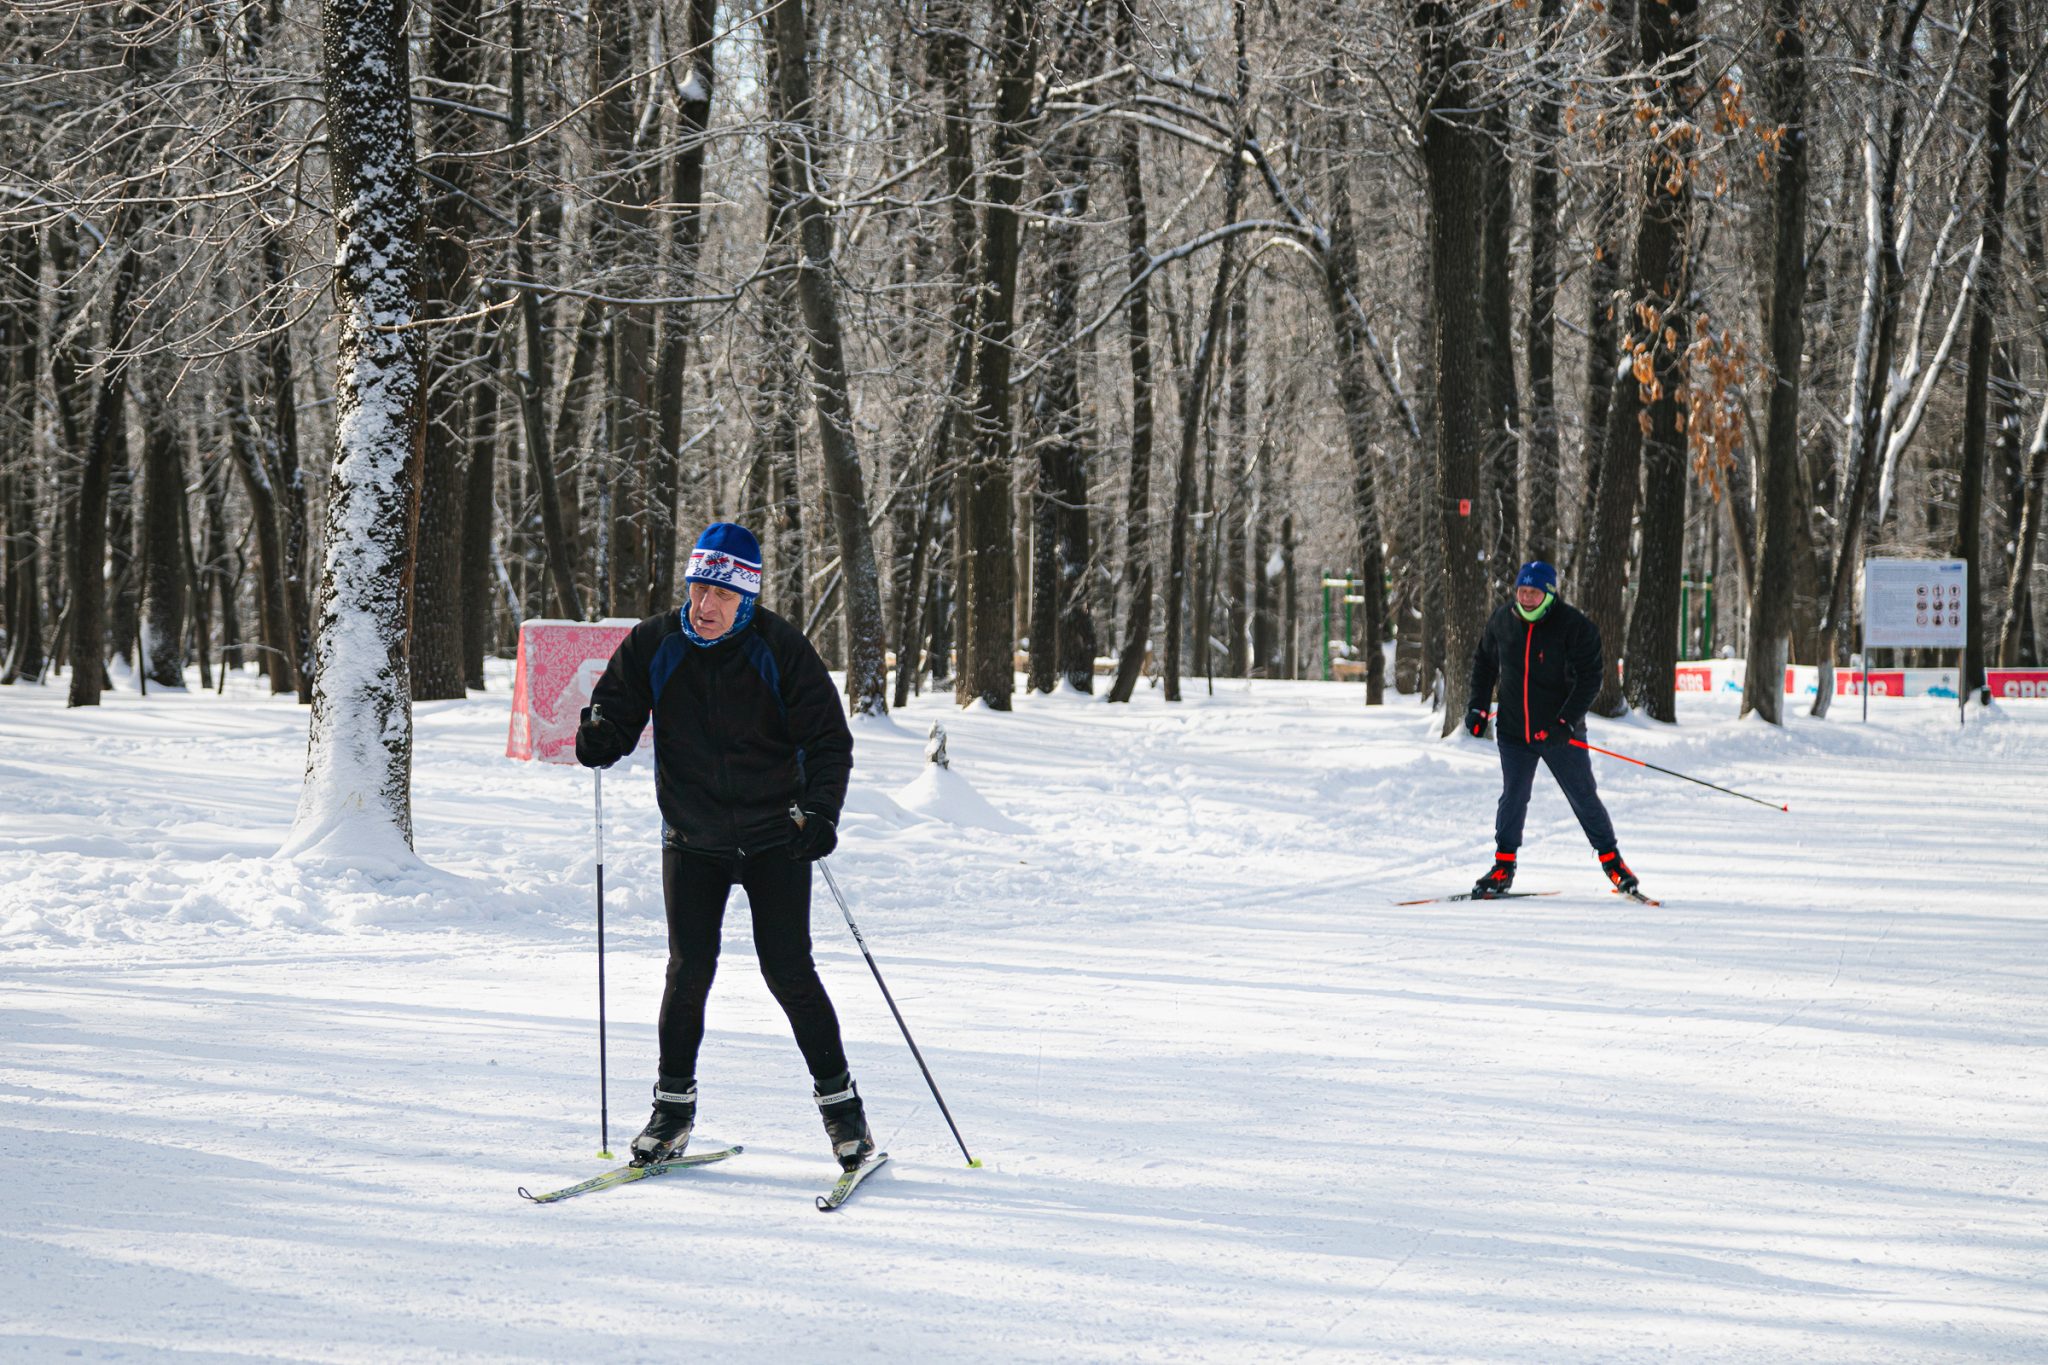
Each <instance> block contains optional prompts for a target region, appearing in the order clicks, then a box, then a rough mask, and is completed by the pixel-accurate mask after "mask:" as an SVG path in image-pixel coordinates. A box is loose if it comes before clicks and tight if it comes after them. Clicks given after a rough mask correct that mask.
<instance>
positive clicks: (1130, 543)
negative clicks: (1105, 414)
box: [1109, 0, 1152, 702]
mask: <svg viewBox="0 0 2048 1365" xmlns="http://www.w3.org/2000/svg"><path fill="white" fill-rule="evenodd" d="M1137 38H1138V34H1137V0H1117V8H1116V60H1118V61H1120V62H1124V63H1131V62H1135V61H1136V60H1137V55H1138V48H1137ZM1131 86H1132V89H1133V90H1135V89H1136V88H1137V78H1136V77H1135V76H1133V77H1132V81H1131ZM1117 139H1118V144H1119V145H1118V148H1117V151H1118V157H1117V172H1118V176H1119V178H1120V180H1121V182H1122V186H1123V199H1124V204H1123V208H1124V251H1125V261H1126V265H1127V269H1128V271H1129V274H1130V278H1131V283H1132V286H1133V287H1132V289H1131V297H1130V301H1129V303H1128V304H1127V305H1126V309H1127V311H1126V313H1125V333H1126V336H1127V338H1128V345H1129V349H1130V358H1129V364H1130V370H1131V458H1130V470H1129V478H1128V485H1127V488H1126V491H1125V498H1124V638H1123V647H1122V649H1121V650H1120V651H1119V652H1118V655H1117V662H1116V678H1115V680H1114V681H1113V682H1112V683H1111V684H1110V688H1109V699H1110V700H1111V701H1119V702H1127V701H1129V700H1130V699H1131V694H1132V693H1133V692H1134V691H1135V690H1136V689H1137V686H1138V674H1139V673H1140V672H1142V671H1143V670H1144V667H1145V655H1146V653H1147V651H1148V650H1149V649H1150V648H1151V644H1152V639H1151V636H1152V305H1151V286H1150V284H1149V282H1148V280H1147V275H1146V272H1147V270H1148V269H1149V268H1150V265H1151V261H1152V244H1151V228H1150V227H1149V226H1147V223H1146V213H1145V166H1144V154H1143V146H1144V143H1143V138H1142V134H1141V133H1140V132H1139V128H1138V124H1137V122H1136V121H1135V120H1130V119H1125V120H1121V121H1119V122H1118V124H1117Z"/></svg>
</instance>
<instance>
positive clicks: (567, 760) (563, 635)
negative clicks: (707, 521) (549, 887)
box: [505, 621, 634, 1161]
mask: <svg viewBox="0 0 2048 1365" xmlns="http://www.w3.org/2000/svg"><path fill="white" fill-rule="evenodd" d="M633 624H634V623H633V622H631V621H601V622H597V623H595V624H592V623H590V622H586V621H522V622H521V623H520V625H519V663H518V667H517V669H516V670H515V671H514V673H513V675H512V721H511V725H510V727H509V728H508V729H507V731H506V734H505V757H507V758H516V759H521V760H527V761H534V760H537V761H539V762H542V763H564V764H574V763H575V762H576V726H577V724H578V722H579V721H580V720H581V719H582V713H583V708H584V707H585V706H587V705H589V704H590V689H591V688H593V687H595V686H597V680H598V678H599V677H600V676H601V675H602V674H603V673H604V666H605V665H606V664H607V663H609V662H610V661H611V657H612V652H613V651H614V650H616V649H617V648H618V647H619V642H620V641H621V640H623V639H625V638H626V636H627V635H628V634H630V633H631V631H632V629H633ZM594 776H595V777H596V779H597V782H596V788H595V794H594V804H595V807H596V809H595V812H594V814H595V817H596V826H597V1115H598V1118H597V1122H598V1153H597V1154H598V1155H599V1156H601V1157H603V1158H605V1159H606V1160H607V1161H609V1160H610V1159H611V1151H610V1148H611V1096H610V1087H609V1085H608V1084H607V1077H608V1075H609V1073H610V1068H609V1065H608V1057H607V1052H608V1049H607V1047H606V1045H605V1044H606V1040H605V1010H604V770H603V769H601V768H600V769H597V770H596V771H595V773H594Z"/></svg>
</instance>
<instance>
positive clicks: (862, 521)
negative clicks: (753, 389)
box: [771, 0, 889, 716]
mask: <svg viewBox="0 0 2048 1365" xmlns="http://www.w3.org/2000/svg"><path fill="white" fill-rule="evenodd" d="M771 26H772V28H773V34H774V43H775V49H776V54H775V55H776V83H777V94H778V95H779V100H778V104H779V108H778V109H777V111H776V113H777V116H778V117H777V129H778V133H777V136H778V138H779V140H780V141H781V142H782V144H783V158H784V164H785V165H787V166H788V167H789V171H790V178H791V180H792V182H793V188H794V190H795V196H794V202H793V204H792V209H793V211H794V213H795V215H796V220H797V234H798V239H799V245H800V247H801V251H802V268H801V269H800V270H799V271H798V272H797V292H798V294H799V295H800V296H801V297H802V301H803V316H804V324H805V327H806V330H807V331H808V332H809V334H810V335H809V343H810V345H809V350H810V357H811V394H812V399H813V401H814V402H815V404H816V406H817V412H818V445H819V454H820V456H821V460H822V463H823V465H824V468H825V488H826V498H827V506H828V507H829V509H830V511H831V516H832V529H833V531H834V532H835V533H836V534H837V537H838V541H839V568H840V575H841V584H842V590H841V596H842V600H843V601H844V602H845V604H846V608H845V611H846V636H847V647H846V704H847V708H848V709H849V710H850V711H851V712H852V713H853V714H854V715H859V716H868V715H872V716H879V715H885V714H887V712H888V709H889V699H888V684H889V675H888V661H887V653H886V644H885V642H884V640H883V638H882V584H881V578H880V575H879V574H878V573H877V571H876V567H875V547H874V542H873V540H872V539H871V538H870V535H869V532H868V504H867V492H866V489H865V487H864V485H863V483H862V480H861V468H860V451H859V449H858V447H857V446H856V444H855V442H854V434H853V404H852V402H851V400H850V399H849V397H848V395H847V380H846V352H845V343H844V340H843V339H842V337H841V335H840V326H839V301H838V296H837V294H836V292H835V291H834V288H833V284H832V275H831V271H832V225H831V223H830V221H829V220H828V219H827V218H826V216H825V206H824V205H823V204H822V203H821V202H819V196H820V194H821V193H822V191H823V172H822V171H821V170H820V169H819V167H818V164H817V158H816V154H815V152H814V151H813V147H812V142H813V139H814V138H815V137H816V136H817V128H816V123H815V122H814V113H813V110H812V106H811V83H810V59H809V53H808V52H807V50H806V48H807V42H806V35H805V26H804V12H803V5H802V3H801V0H785V3H784V4H782V5H781V6H779V7H778V8H777V9H776V10H775V11H774V18H773V21H772V25H771Z"/></svg>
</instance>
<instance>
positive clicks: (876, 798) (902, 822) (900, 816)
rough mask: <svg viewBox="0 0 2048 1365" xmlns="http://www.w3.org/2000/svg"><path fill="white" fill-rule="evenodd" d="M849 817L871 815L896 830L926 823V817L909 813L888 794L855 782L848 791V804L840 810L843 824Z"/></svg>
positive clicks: (912, 812)
mask: <svg viewBox="0 0 2048 1365" xmlns="http://www.w3.org/2000/svg"><path fill="white" fill-rule="evenodd" d="M848 815H869V816H873V817H874V818H875V819H877V820H880V821H881V822H882V823H883V824H885V825H888V826H890V827H892V828H894V829H903V828H905V827H906V826H909V825H917V824H922V823H924V820H925V817H924V816H922V815H919V814H917V813H916V812H914V811H907V810H905V809H903V807H902V806H899V805H897V804H896V802H895V800H894V799H893V798H892V797H891V796H890V795H889V794H888V793H887V792H880V791H876V790H875V789H874V788H873V787H868V786H863V785H862V784H861V783H858V782H855V783H854V784H852V785H851V786H849V787H848V788H847V789H846V804H845V806H843V807H842V808H841V810H840V816H841V819H842V822H843V820H844V817H846V816H848Z"/></svg>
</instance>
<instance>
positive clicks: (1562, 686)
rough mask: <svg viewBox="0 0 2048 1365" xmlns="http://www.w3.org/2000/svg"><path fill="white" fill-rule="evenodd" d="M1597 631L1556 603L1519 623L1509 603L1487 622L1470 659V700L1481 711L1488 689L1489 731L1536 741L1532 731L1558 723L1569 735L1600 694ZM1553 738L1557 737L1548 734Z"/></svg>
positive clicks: (1519, 741) (1524, 741)
mask: <svg viewBox="0 0 2048 1365" xmlns="http://www.w3.org/2000/svg"><path fill="white" fill-rule="evenodd" d="M1600 666H1601V652H1600V627H1598V626H1596V625H1594V624H1593V618H1592V617H1590V616H1588V615H1586V613H1584V612H1582V611H1580V610H1579V609H1578V608H1577V607H1574V606H1572V605H1570V604H1569V603H1567V602H1566V601H1565V600H1564V599H1563V598H1561V597H1560V598H1557V599H1556V600H1554V601H1552V602H1551V604H1550V610H1549V611H1546V612H1544V613H1543V617H1542V619H1541V620H1538V621H1524V620H1523V619H1522V616H1521V613H1520V612H1518V611H1516V610H1515V607H1514V604H1513V603H1512V602H1508V603H1503V604H1502V605H1501V607H1500V609H1499V610H1497V611H1495V612H1494V613H1493V615H1492V616H1491V617H1490V618H1488V620H1487V622H1486V629H1485V630H1484V631H1483V632H1481V633H1480V636H1479V648H1478V649H1477V650H1475V651H1474V652H1473V655H1472V701H1471V703H1470V704H1471V705H1472V706H1473V707H1475V708H1476V709H1478V710H1481V711H1484V710H1486V709H1487V703H1488V702H1490V701H1492V700H1493V696H1494V690H1495V688H1496V687H1498V688H1499V691H1500V708H1499V709H1498V710H1497V711H1496V712H1495V713H1494V718H1493V728H1494V733H1495V734H1497V735H1499V736H1500V737H1501V738H1502V739H1503V740H1505V741H1507V742H1509V743H1514V744H1540V743H1542V742H1543V741H1542V740H1540V739H1538V738H1537V737H1536V736H1537V733H1538V732H1539V731H1554V730H1555V729H1556V723H1557V721H1559V720H1565V721H1569V722H1570V724H1571V727H1572V729H1574V730H1577V729H1578V728H1579V727H1580V726H1581V725H1582V724H1584V722H1585V719H1586V711H1587V708H1589V707H1591V706H1592V704H1593V698H1594V697H1596V696H1598V695H1599V692H1600ZM1551 737H1552V738H1553V739H1555V738H1557V736H1556V735H1555V734H1554V733H1553V734H1552V736H1551Z"/></svg>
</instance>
